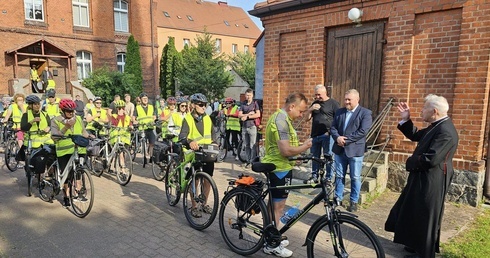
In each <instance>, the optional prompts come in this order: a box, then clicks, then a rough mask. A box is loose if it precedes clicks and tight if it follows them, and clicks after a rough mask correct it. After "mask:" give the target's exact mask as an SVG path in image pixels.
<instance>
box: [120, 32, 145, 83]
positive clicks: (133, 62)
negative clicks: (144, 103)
mask: <svg viewBox="0 0 490 258" xmlns="http://www.w3.org/2000/svg"><path fill="white" fill-rule="evenodd" d="M124 73H125V74H127V75H128V74H131V75H133V76H134V84H133V85H130V87H131V88H133V89H132V90H134V91H136V92H142V91H143V71H142V68H141V55H140V46H139V44H138V41H136V40H135V39H134V36H133V35H131V36H129V39H128V45H127V46H126V64H125V65H124Z"/></svg>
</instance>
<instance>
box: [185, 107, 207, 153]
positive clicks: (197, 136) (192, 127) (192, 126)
mask: <svg viewBox="0 0 490 258" xmlns="http://www.w3.org/2000/svg"><path fill="white" fill-rule="evenodd" d="M184 120H185V121H187V124H188V125H189V134H188V135H187V139H189V140H190V141H196V142H197V143H198V144H211V143H212V142H213V139H212V137H211V134H212V130H213V122H212V121H211V118H210V117H209V116H208V115H204V116H203V118H202V121H203V123H204V131H203V134H204V135H201V133H200V132H199V130H198V129H197V126H196V123H195V122H194V117H193V116H192V114H191V113H187V115H185V117H184ZM183 123H184V122H183ZM192 159H194V151H191V150H187V149H184V162H190V161H191V160H192Z"/></svg>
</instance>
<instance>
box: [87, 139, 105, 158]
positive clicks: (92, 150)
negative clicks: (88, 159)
mask: <svg viewBox="0 0 490 258" xmlns="http://www.w3.org/2000/svg"><path fill="white" fill-rule="evenodd" d="M103 143H104V141H103V140H101V139H90V140H89V143H88V146H87V155H88V156H97V155H99V153H100V149H101V148H102V145H103Z"/></svg>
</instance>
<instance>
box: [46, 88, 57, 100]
mask: <svg viewBox="0 0 490 258" xmlns="http://www.w3.org/2000/svg"><path fill="white" fill-rule="evenodd" d="M55 96H56V91H55V90H54V89H49V90H48V91H46V97H48V98H54V97H55Z"/></svg>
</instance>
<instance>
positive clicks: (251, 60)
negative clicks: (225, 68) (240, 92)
mask: <svg viewBox="0 0 490 258" xmlns="http://www.w3.org/2000/svg"><path fill="white" fill-rule="evenodd" d="M229 64H230V66H231V68H232V69H233V70H234V71H235V72H236V73H237V74H238V75H240V77H242V79H243V80H245V81H246V82H247V83H248V84H249V85H250V88H252V89H255V64H256V63H255V54H252V53H250V52H238V53H237V54H235V55H233V56H231V57H230V59H229Z"/></svg>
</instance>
